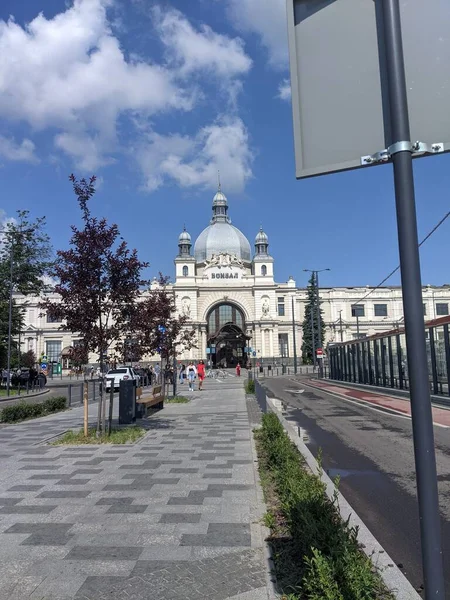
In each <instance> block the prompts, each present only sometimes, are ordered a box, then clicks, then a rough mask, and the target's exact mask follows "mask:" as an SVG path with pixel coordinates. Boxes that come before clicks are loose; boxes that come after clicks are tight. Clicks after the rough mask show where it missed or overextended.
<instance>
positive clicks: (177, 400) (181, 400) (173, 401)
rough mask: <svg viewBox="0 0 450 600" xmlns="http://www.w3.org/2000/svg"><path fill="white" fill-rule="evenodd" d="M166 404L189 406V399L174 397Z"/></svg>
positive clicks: (167, 399) (166, 400)
mask: <svg viewBox="0 0 450 600" xmlns="http://www.w3.org/2000/svg"><path fill="white" fill-rule="evenodd" d="M164 402H165V403H166V404H187V403H188V402H189V398H185V396H174V397H173V398H166V399H165V400H164Z"/></svg>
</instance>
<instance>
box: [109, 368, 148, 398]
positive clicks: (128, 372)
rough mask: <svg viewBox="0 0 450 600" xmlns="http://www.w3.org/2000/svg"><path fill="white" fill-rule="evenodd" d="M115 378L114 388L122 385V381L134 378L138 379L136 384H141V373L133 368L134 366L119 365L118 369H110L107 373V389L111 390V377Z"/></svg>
mask: <svg viewBox="0 0 450 600" xmlns="http://www.w3.org/2000/svg"><path fill="white" fill-rule="evenodd" d="M113 378H114V390H118V389H119V386H120V382H121V381H122V380H123V381H127V380H129V379H132V380H134V381H136V385H137V386H138V385H139V382H140V377H139V375H138V374H137V373H136V372H135V371H134V369H132V367H118V368H117V369H110V370H109V371H108V372H107V373H106V388H105V389H106V391H107V392H109V391H110V389H111V379H113Z"/></svg>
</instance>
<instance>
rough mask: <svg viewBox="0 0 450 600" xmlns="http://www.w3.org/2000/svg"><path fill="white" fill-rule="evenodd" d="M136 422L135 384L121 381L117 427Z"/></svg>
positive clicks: (131, 381) (130, 381)
mask: <svg viewBox="0 0 450 600" xmlns="http://www.w3.org/2000/svg"><path fill="white" fill-rule="evenodd" d="M135 422H136V382H135V381H134V380H132V379H131V380H128V381H124V380H122V381H121V382H120V385H119V425H131V423H135Z"/></svg>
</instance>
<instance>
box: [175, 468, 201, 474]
mask: <svg viewBox="0 0 450 600" xmlns="http://www.w3.org/2000/svg"><path fill="white" fill-rule="evenodd" d="M198 471H199V470H198V469H192V468H189V467H186V468H182V467H176V468H174V469H170V470H169V473H180V474H181V473H198Z"/></svg>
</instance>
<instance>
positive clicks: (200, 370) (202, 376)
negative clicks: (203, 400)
mask: <svg viewBox="0 0 450 600" xmlns="http://www.w3.org/2000/svg"><path fill="white" fill-rule="evenodd" d="M197 376H198V389H199V391H200V390H201V389H202V388H203V380H204V379H205V363H204V362H203V361H202V360H201V361H200V362H199V363H198V365H197Z"/></svg>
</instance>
